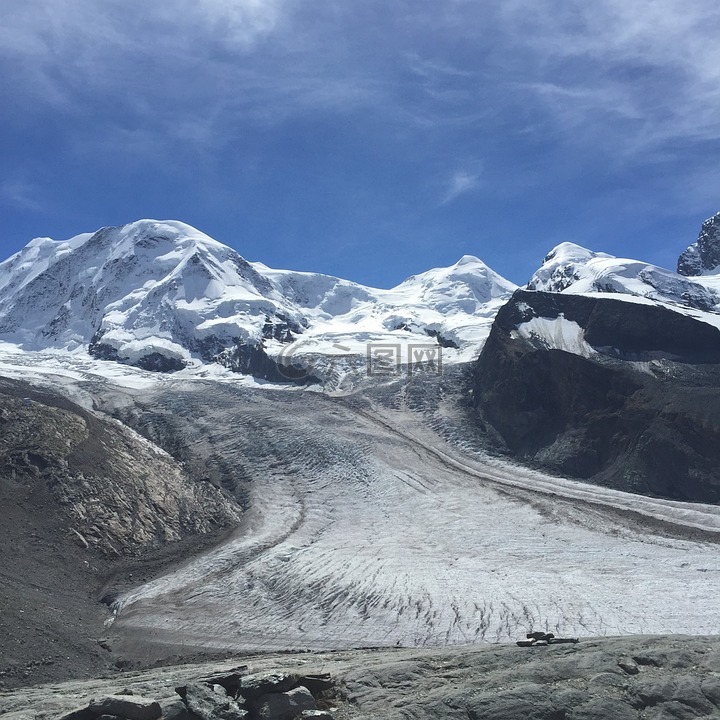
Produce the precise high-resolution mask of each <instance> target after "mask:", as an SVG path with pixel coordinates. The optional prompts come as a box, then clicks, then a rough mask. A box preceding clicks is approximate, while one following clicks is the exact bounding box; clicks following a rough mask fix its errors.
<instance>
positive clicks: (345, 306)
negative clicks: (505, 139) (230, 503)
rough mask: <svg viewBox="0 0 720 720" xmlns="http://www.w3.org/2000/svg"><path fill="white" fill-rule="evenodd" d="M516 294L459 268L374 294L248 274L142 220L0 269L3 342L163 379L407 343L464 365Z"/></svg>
mask: <svg viewBox="0 0 720 720" xmlns="http://www.w3.org/2000/svg"><path fill="white" fill-rule="evenodd" d="M514 288H515V286H514V285H512V283H509V282H508V281H506V280H504V279H503V278H501V277H500V276H499V275H497V274H496V273H494V272H492V271H491V270H490V269H489V268H488V267H487V266H486V265H484V264H483V263H482V262H481V261H480V260H478V259H477V258H472V257H464V258H462V259H461V260H460V261H459V262H458V263H457V264H456V265H454V266H452V267H450V268H442V269H437V270H431V271H428V272H427V273H423V274H422V275H418V276H414V277H412V278H409V279H408V280H406V281H405V282H403V283H401V284H400V285H399V286H397V287H396V288H393V289H392V290H380V289H375V288H369V287H364V286H362V285H358V284H357V283H353V282H350V281H347V280H341V279H339V278H334V277H329V276H327V275H321V274H318V273H301V272H293V271H287V270H273V269H271V268H268V267H266V266H265V265H262V264H261V263H254V264H253V263H248V262H247V261H245V260H244V259H243V258H242V257H241V256H240V255H239V254H238V253H237V252H235V250H232V249H231V248H229V247H227V246H225V245H222V244H221V243H218V242H217V241H215V240H213V239H212V238H210V237H208V236H207V235H205V234H203V233H201V232H199V231H198V230H196V229H195V228H192V227H190V226H189V225H186V224H184V223H180V222H176V221H162V222H160V221H155V220H140V221H138V222H134V223H131V224H129V225H125V226H122V227H117V228H103V229H102V230H99V231H98V232H96V233H86V234H83V235H78V236H77V237H74V238H71V239H70V240H67V241H54V240H50V239H49V238H39V239H36V240H33V241H32V242H31V243H30V244H29V245H28V246H27V247H26V248H24V249H23V250H21V251H20V252H19V253H17V254H16V255H14V256H13V257H11V258H10V259H9V260H7V261H5V262H4V263H2V264H0V308H1V309H0V339H2V340H4V341H6V342H12V343H16V344H18V345H20V346H21V347H22V348H23V349H25V350H41V349H47V348H50V347H54V348H64V349H67V350H78V351H81V352H82V351H83V350H84V349H85V348H87V349H89V351H90V353H91V354H92V355H94V356H95V357H100V358H105V359H114V360H119V361H121V362H125V363H129V364H134V365H139V366H140V367H146V368H151V369H161V370H176V369H179V368H181V367H184V366H186V365H188V364H193V363H198V362H211V361H217V360H219V361H221V362H223V363H224V364H226V365H229V366H231V367H233V368H234V369H239V370H242V371H249V372H254V371H255V370H257V371H258V373H259V374H261V376H263V377H270V378H271V379H273V372H272V370H273V366H274V360H272V358H273V357H274V358H278V357H280V356H283V357H284V358H285V359H281V363H285V362H287V361H288V360H289V359H291V360H292V362H293V363H298V362H299V363H300V364H302V363H303V360H302V356H303V355H305V356H317V355H318V354H319V355H326V356H328V355H329V356H333V355H338V354H342V355H355V356H363V357H364V356H365V354H366V352H367V345H368V343H372V342H383V343H393V344H397V345H398V346H399V347H400V348H401V350H400V356H401V357H404V358H405V360H406V359H407V352H408V351H407V346H408V345H410V344H413V343H415V344H418V343H425V344H430V345H433V344H438V345H444V346H445V347H446V348H448V353H447V354H446V361H452V360H464V359H472V358H473V357H475V356H476V355H477V353H478V352H479V350H480V347H481V345H482V343H483V341H484V339H485V338H486V337H487V334H488V332H489V327H490V324H491V322H492V318H493V317H494V315H495V312H496V311H497V308H498V307H499V306H500V305H501V304H502V303H503V302H504V301H505V300H507V298H508V297H509V296H510V294H511V293H512V291H513V290H514ZM289 347H290V351H288V348H289ZM274 367H275V368H277V366H274Z"/></svg>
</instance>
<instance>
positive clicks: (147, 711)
mask: <svg viewBox="0 0 720 720" xmlns="http://www.w3.org/2000/svg"><path fill="white" fill-rule="evenodd" d="M89 709H90V712H91V713H92V714H93V715H94V716H95V717H98V716H100V715H118V716H119V717H122V718H127V720H156V718H159V717H160V716H161V715H162V710H161V709H160V704H159V703H158V702H157V701H156V700H152V699H150V698H145V697H140V696H139V695H107V696H106V697H104V698H101V699H100V700H93V701H92V702H91V703H90V705H89Z"/></svg>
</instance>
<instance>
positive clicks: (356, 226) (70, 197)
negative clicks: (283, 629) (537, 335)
mask: <svg viewBox="0 0 720 720" xmlns="http://www.w3.org/2000/svg"><path fill="white" fill-rule="evenodd" d="M0 14H1V22H0V97H1V98H2V112H0V157H1V158H2V165H1V166H0V217H1V218H2V234H1V236H0V255H2V256H3V257H6V256H8V255H9V254H11V253H12V252H15V251H17V250H18V249H19V248H20V247H22V246H23V245H25V244H26V243H27V242H28V241H29V240H30V239H31V238H33V237H36V236H50V237H53V238H56V239H64V238H67V237H70V236H72V235H74V234H77V233H79V232H85V231H89V230H95V229H97V228H99V227H101V226H104V225H118V224H122V223H125V222H129V221H132V220H136V219H139V218H143V217H154V218H159V219H169V218H171V219H178V220H183V221H185V222H188V223H190V224H192V225H195V226H196V227H198V228H199V229H201V230H203V231H204V232H206V233H208V234H209V235H211V236H213V237H215V238H216V239H218V240H220V241H221V242H224V243H227V244H228V245H231V246H233V247H235V248H236V249H237V250H238V251H239V252H240V253H241V254H242V255H243V256H245V257H246V258H248V259H250V260H261V261H262V262H265V263H266V264H268V265H271V266H274V267H289V268H293V269H298V270H318V271H322V272H326V273H331V274H335V275H339V276H342V277H348V278H350V279H353V280H357V281H359V282H364V283H367V284H372V285H377V286H390V285H393V284H395V283H397V282H399V281H401V280H402V279H403V278H404V277H406V276H408V275H410V274H412V273H415V272H419V271H422V270H425V269H428V268H430V267H434V266H443V265H449V264H451V263H453V262H455V261H456V260H457V259H458V258H459V257H460V256H462V255H463V254H466V253H467V254H473V255H477V256H479V257H481V258H482V259H483V260H485V262H487V263H488V264H489V265H490V266H491V267H493V268H494V269H495V270H497V271H498V272H500V273H501V274H503V275H505V276H506V277H508V278H510V279H512V280H514V281H515V282H518V283H523V282H525V281H526V280H527V279H528V277H529V275H530V274H531V273H532V271H533V270H534V269H535V268H536V267H537V266H538V265H539V264H540V262H541V261H542V258H543V256H544V255H545V254H546V253H547V252H548V251H549V250H550V249H551V248H552V247H553V246H554V245H556V244H557V243H559V242H562V241H565V240H570V241H574V242H578V243H580V244H582V245H585V246H586V247H590V248H591V249H594V250H601V251H605V252H610V253H613V254H615V255H623V256H629V257H637V258H639V259H643V260H648V261H651V262H655V263H657V264H660V265H663V266H666V267H672V268H674V266H675V262H676V259H677V256H678V254H679V253H680V252H681V251H682V250H683V249H684V247H685V246H687V245H688V244H689V243H691V242H693V241H694V240H695V239H696V238H697V233H698V231H699V228H700V224H701V222H702V221H703V220H704V219H705V218H706V217H708V216H710V215H712V214H714V213H715V212H717V211H718V210H720V192H719V191H720V163H719V162H718V160H719V159H720V44H718V42H717V38H718V36H720V6H718V4H717V2H716V1H715V0H712V1H710V0H696V1H695V2H691V3H687V2H686V1H683V2H681V1H680V0H595V1H594V2H592V3H588V2H587V1H586V0H562V1H561V0H485V1H480V0H443V1H442V2H438V1H437V0H433V1H432V2H430V1H427V0H412V1H410V0H384V1H383V2H378V1H377V0H363V1H362V2H359V1H358V0H355V1H353V2H350V1H349V0H335V1H334V2H328V1H326V0H314V1H313V2H301V1H300V0H163V2H162V3H155V4H152V5H150V4H148V3H145V2H138V1H137V0H122V1H118V0H104V1H103V2H102V3H99V2H97V1H96V0H25V1H24V2H23V3H6V4H5V6H4V7H3V9H2V10H1V11H0Z"/></svg>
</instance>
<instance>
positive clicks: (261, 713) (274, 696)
mask: <svg viewBox="0 0 720 720" xmlns="http://www.w3.org/2000/svg"><path fill="white" fill-rule="evenodd" d="M254 709H255V712H256V713H257V717H258V718H260V720H293V719H294V718H296V717H297V716H298V715H300V714H301V713H303V712H304V711H306V710H316V709H317V708H316V707H315V699H314V698H313V696H312V694H311V693H310V691H309V690H308V689H307V688H304V687H298V688H295V689H294V690H290V691H288V692H283V693H268V694H267V695H261V696H260V697H259V698H258V699H257V701H256V702H255V704H254Z"/></svg>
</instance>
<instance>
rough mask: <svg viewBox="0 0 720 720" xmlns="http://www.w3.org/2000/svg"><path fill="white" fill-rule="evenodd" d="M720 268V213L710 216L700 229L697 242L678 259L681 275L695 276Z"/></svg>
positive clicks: (678, 269)
mask: <svg viewBox="0 0 720 720" xmlns="http://www.w3.org/2000/svg"><path fill="white" fill-rule="evenodd" d="M718 268H720V213H717V214H716V215H713V216H712V217H711V218H708V219H707V220H706V221H705V222H704V223H703V224H702V228H701V229H700V235H699V236H698V239H697V242H696V243H694V244H693V245H690V247H688V249H687V250H685V252H683V253H682V255H680V257H679V259H678V265H677V271H678V273H679V274H680V275H687V276H694V275H704V274H706V273H712V272H715V271H716V270H717V269H718Z"/></svg>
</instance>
